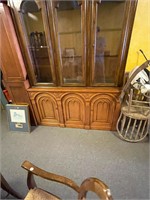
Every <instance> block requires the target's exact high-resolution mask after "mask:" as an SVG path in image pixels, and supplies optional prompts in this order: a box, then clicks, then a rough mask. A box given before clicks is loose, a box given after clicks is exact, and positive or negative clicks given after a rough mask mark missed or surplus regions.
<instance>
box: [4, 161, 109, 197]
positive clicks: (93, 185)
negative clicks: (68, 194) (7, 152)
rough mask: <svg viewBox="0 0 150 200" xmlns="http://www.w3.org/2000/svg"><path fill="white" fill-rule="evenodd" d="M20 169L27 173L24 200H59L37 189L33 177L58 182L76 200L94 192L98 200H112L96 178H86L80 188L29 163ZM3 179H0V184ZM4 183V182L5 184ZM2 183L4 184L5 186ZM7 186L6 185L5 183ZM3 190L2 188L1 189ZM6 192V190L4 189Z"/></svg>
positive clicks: (106, 189)
mask: <svg viewBox="0 0 150 200" xmlns="http://www.w3.org/2000/svg"><path fill="white" fill-rule="evenodd" d="M22 168H24V169H26V170H27V171H28V174H27V185H28V188H29V192H28V194H27V195H26V197H25V198H24V200H49V199H50V200H59V199H60V197H58V196H57V195H55V194H53V191H51V192H48V191H45V190H44V189H41V188H38V187H37V185H36V182H35V180H34V176H38V177H41V178H43V179H47V180H49V181H54V182H58V183H61V184H64V185H66V186H68V187H70V188H72V189H73V190H74V191H76V193H77V199H79V200H81V199H86V194H87V192H88V191H92V192H95V193H96V194H97V196H98V197H99V198H100V199H104V200H112V196H111V192H110V189H109V188H108V186H107V185H106V184H105V183H104V182H102V181H101V180H99V179H97V178H87V179H86V180H84V181H83V182H82V184H81V185H80V186H78V185H77V184H76V183H75V182H74V181H73V180H71V179H69V178H66V177H64V176H60V175H57V174H53V173H50V172H47V171H45V170H43V169H41V168H38V167H36V166H35V165H33V164H32V163H30V162H29V161H24V162H23V164H22ZM2 181H3V179H1V182H2ZM5 183H6V182H5ZM5 183H4V184H5ZM6 184H7V185H8V183H6ZM3 189H4V188H3ZM5 190H6V191H7V189H6V188H5ZM7 192H9V193H10V194H12V195H13V194H15V193H13V192H14V190H13V192H12V191H11V192H10V190H9V191H7ZM14 196H15V197H16V198H19V197H20V195H19V196H18V195H14Z"/></svg>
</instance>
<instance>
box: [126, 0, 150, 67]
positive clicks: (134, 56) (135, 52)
mask: <svg viewBox="0 0 150 200" xmlns="http://www.w3.org/2000/svg"><path fill="white" fill-rule="evenodd" d="M139 49H142V50H143V52H144V53H145V55H146V57H147V59H150V0H138V5H137V10H136V15H135V20H134V26H133V31H132V36H131V41H130V47H129V52H128V57H127V63H126V71H130V70H131V69H133V68H134V67H136V66H139V65H141V64H142V63H143V62H145V58H144V57H143V55H142V54H141V53H140V52H139Z"/></svg>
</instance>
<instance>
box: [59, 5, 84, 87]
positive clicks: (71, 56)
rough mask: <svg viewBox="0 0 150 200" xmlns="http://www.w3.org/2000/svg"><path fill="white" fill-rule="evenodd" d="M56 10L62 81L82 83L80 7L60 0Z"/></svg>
mask: <svg viewBox="0 0 150 200" xmlns="http://www.w3.org/2000/svg"><path fill="white" fill-rule="evenodd" d="M57 11H58V12H57V16H58V32H59V39H60V48H61V57H62V79H63V83H82V82H83V70H82V39H81V7H80V6H79V5H78V3H77V1H60V2H59V7H58V10H57Z"/></svg>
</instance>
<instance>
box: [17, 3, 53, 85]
mask: <svg viewBox="0 0 150 200" xmlns="http://www.w3.org/2000/svg"><path fill="white" fill-rule="evenodd" d="M20 11H21V14H22V19H23V21H24V28H25V32H26V35H27V40H28V48H29V51H30V54H31V57H32V64H33V70H34V74H35V79H36V81H37V82H44V83H51V82H52V75H51V68H50V61H49V56H48V46H47V42H46V38H45V33H44V25H43V20H42V13H41V9H39V8H38V6H37V4H36V3H35V1H34V0H30V1H22V4H21V9H20Z"/></svg>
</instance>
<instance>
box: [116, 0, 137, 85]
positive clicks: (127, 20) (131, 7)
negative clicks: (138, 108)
mask: <svg viewBox="0 0 150 200" xmlns="http://www.w3.org/2000/svg"><path fill="white" fill-rule="evenodd" d="M137 2H138V0H134V1H132V0H128V1H126V10H125V17H124V23H123V31H122V36H121V45H120V47H119V52H120V54H119V62H118V66H119V67H118V71H117V73H116V85H117V86H122V85H123V80H124V71H125V65H126V59H127V55H128V49H129V44H130V38H131V34H132V28H133V22H134V17H135V13H136V7H137Z"/></svg>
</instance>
